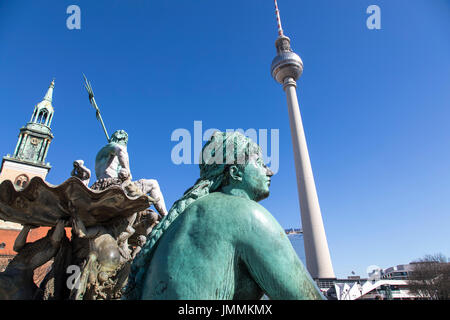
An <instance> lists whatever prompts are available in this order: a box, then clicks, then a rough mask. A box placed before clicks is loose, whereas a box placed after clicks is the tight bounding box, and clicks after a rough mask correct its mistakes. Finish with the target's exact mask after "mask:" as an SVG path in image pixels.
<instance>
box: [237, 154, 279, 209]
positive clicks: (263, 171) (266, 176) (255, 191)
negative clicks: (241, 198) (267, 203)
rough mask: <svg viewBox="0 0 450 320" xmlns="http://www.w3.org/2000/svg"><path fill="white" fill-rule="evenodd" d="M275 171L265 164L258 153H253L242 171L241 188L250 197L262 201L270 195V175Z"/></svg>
mask: <svg viewBox="0 0 450 320" xmlns="http://www.w3.org/2000/svg"><path fill="white" fill-rule="evenodd" d="M271 176H273V172H272V171H271V170H270V169H269V168H268V167H267V166H266V165H265V164H264V161H263V159H262V158H261V157H260V156H259V155H258V154H252V155H250V157H249V161H248V163H247V164H246V166H245V169H244V172H243V173H242V181H241V184H242V185H241V188H244V189H245V191H246V192H247V194H248V195H249V196H250V198H251V199H252V200H254V201H261V200H263V199H265V198H267V197H268V196H269V186H270V177H271Z"/></svg>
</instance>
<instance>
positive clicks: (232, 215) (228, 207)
mask: <svg viewBox="0 0 450 320" xmlns="http://www.w3.org/2000/svg"><path fill="white" fill-rule="evenodd" d="M187 210H189V211H191V212H194V211H195V212H197V213H198V214H201V216H203V217H204V218H205V219H207V220H218V221H219V220H220V221H221V222H226V223H239V224H241V225H242V224H245V225H249V226H250V225H252V224H254V221H255V219H258V218H259V217H261V216H264V217H268V218H271V217H272V216H271V214H270V213H269V212H268V211H267V210H266V209H265V208H264V207H263V206H262V205H260V204H259V203H257V202H255V201H253V200H248V199H245V198H242V197H237V196H231V195H227V194H225V193H222V192H213V193H211V194H209V195H207V196H204V197H202V198H200V199H199V200H197V201H195V202H194V203H193V204H192V205H191V206H190V208H187ZM272 219H273V218H272Z"/></svg>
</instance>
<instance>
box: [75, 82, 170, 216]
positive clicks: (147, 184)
mask: <svg viewBox="0 0 450 320" xmlns="http://www.w3.org/2000/svg"><path fill="white" fill-rule="evenodd" d="M83 77H84V80H85V88H86V90H87V92H88V94H89V101H90V102H91V105H92V106H93V107H94V109H95V111H96V117H97V119H98V120H99V121H100V123H101V124H102V127H103V131H104V132H105V135H106V138H107V139H108V144H107V145H106V146H104V147H103V148H102V149H100V151H99V152H98V154H97V157H96V158H95V174H96V176H97V182H96V184H100V185H102V186H103V187H106V186H107V185H108V181H109V180H116V179H120V180H123V181H127V184H128V182H131V179H132V176H131V171H130V163H129V157H128V151H127V144H128V134H127V133H126V132H125V131H124V130H117V131H116V132H114V134H113V135H112V136H111V138H110V137H109V135H108V131H107V130H106V127H105V124H104V122H103V119H102V116H101V114H100V109H99V107H98V105H97V103H96V101H95V98H94V92H93V90H92V86H91V84H90V82H89V81H88V80H87V78H86V76H85V75H84V74H83ZM133 184H134V185H136V186H137V188H138V189H140V190H141V192H142V193H144V194H149V195H150V196H151V197H152V198H153V199H155V200H156V202H155V208H156V210H157V211H158V212H159V213H160V214H161V215H162V216H165V215H166V214H167V209H166V205H165V203H164V197H163V195H162V193H161V190H160V188H159V184H158V182H157V181H156V180H154V179H141V180H138V181H134V182H133ZM94 185H95V184H94Z"/></svg>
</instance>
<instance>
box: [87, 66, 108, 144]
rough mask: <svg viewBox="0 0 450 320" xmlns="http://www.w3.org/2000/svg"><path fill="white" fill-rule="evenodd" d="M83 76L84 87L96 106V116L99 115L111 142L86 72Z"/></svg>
mask: <svg viewBox="0 0 450 320" xmlns="http://www.w3.org/2000/svg"><path fill="white" fill-rule="evenodd" d="M83 77H84V87H85V88H86V90H87V92H88V94H89V102H90V103H91V105H92V106H93V107H94V109H95V116H96V117H97V120H99V121H100V123H101V124H102V127H103V131H104V132H105V135H106V139H107V140H108V142H109V135H108V131H106V127H105V123H104V122H103V119H102V115H101V114H100V109H99V108H98V106H97V102H95V98H94V92H93V91H92V87H91V83H90V82H89V81H88V79H87V78H86V76H85V75H84V73H83Z"/></svg>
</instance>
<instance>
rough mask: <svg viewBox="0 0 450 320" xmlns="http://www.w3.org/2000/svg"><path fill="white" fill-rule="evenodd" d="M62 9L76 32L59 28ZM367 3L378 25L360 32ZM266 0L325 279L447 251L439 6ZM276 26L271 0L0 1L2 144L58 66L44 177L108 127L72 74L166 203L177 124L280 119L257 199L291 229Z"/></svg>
mask: <svg viewBox="0 0 450 320" xmlns="http://www.w3.org/2000/svg"><path fill="white" fill-rule="evenodd" d="M71 4H76V5H78V6H79V7H80V8H81V30H69V29H67V27H66V19H67V18H68V16H69V15H68V14H66V8H67V7H68V6H69V5H71ZM371 4H376V5H378V6H379V7H380V8H381V27H382V29H381V30H369V29H367V27H366V19H367V17H368V14H366V8H367V7H368V6H369V5H371ZM279 7H280V11H281V15H282V21H283V27H284V30H285V33H286V34H287V35H288V36H289V37H290V38H291V39H292V47H293V49H294V50H295V51H296V52H297V53H298V54H299V55H300V56H301V58H302V60H303V62H304V73H303V75H302V77H301V79H300V80H299V82H298V86H299V87H298V95H299V101H300V108H301V112H302V117H303V121H304V126H305V131H306V136H307V141H308V147H309V151H310V157H311V161H312V167H313V171H314V175H315V180H316V186H317V191H318V195H319V201H320V205H321V209H322V214H323V219H324V224H325V229H326V232H327V237H328V242H329V247H330V251H331V257H332V260H333V266H334V269H335V272H336V275H337V276H338V277H344V276H347V275H349V274H350V273H351V272H352V271H355V272H356V273H357V274H359V275H362V276H364V275H365V271H366V268H367V267H368V266H369V265H373V264H375V265H379V266H381V267H383V268H387V267H389V266H392V265H397V264H402V263H408V262H410V261H411V260H414V259H417V258H419V257H422V256H423V255H425V254H428V253H435V252H442V253H443V254H445V255H447V256H450V251H449V243H450V236H449V226H450V214H449V213H450V199H449V198H450V197H449V195H450V170H449V169H450V148H449V141H450V130H449V125H448V123H449V118H450V62H449V61H450V59H449V58H450V37H449V30H450V2H449V1H447V0H433V1H429V0H428V1H427V0H414V1H411V0H391V1H381V0H371V1H364V0H349V1H332V0H314V1H313V0H302V1H298V0H280V1H279ZM276 36H277V32H276V21H275V17H274V8H273V1H269V0H266V1H262V0H246V1H234V2H230V1H211V0H209V1H207V0H196V1H158V2H157V1H144V0H132V1H125V0H115V1H87V0H73V1H62V0H60V1H47V0H42V1H31V0H28V1H25V0H24V1H20V2H19V1H1V2H0V70H1V74H2V76H1V77H0V96H1V103H2V106H1V108H2V111H3V114H2V117H1V118H0V125H1V128H2V135H3V137H2V139H1V140H0V153H2V154H4V155H6V154H7V153H12V152H13V151H14V147H15V144H16V141H17V135H18V130H19V128H20V127H21V126H23V125H25V123H26V121H28V120H29V118H30V117H31V113H32V111H33V107H34V105H35V104H36V103H38V102H39V101H40V100H41V99H42V98H43V96H44V94H45V92H46V90H47V88H48V85H49V83H50V81H51V79H52V78H53V77H55V78H56V87H55V92H54V99H53V101H54V103H53V105H54V107H55V117H54V121H53V124H52V130H53V133H54V135H55V139H54V141H53V143H52V145H51V148H50V151H49V154H48V157H47V160H48V161H50V162H51V164H52V165H53V168H52V170H51V172H50V174H49V175H48V179H47V180H48V181H49V182H50V183H53V184H59V183H61V182H63V181H64V180H65V179H66V178H68V176H69V174H70V171H71V166H72V161H73V160H75V159H84V160H85V163H86V164H87V166H88V167H90V168H91V169H93V168H94V159H95V155H96V153H97V151H98V150H99V149H100V148H101V147H102V145H103V144H104V143H105V137H104V135H103V132H102V130H101V127H100V125H99V123H98V122H97V121H96V119H95V115H94V110H93V109H92V107H90V105H89V102H88V99H87V94H86V92H85V90H84V88H83V82H82V75H81V73H82V72H84V73H85V74H86V75H87V77H88V78H89V79H90V80H91V83H92V86H93V88H94V92H95V95H96V100H97V102H98V104H99V105H100V107H101V109H102V113H103V119H104V120H105V123H106V125H107V127H108V130H109V131H110V133H112V132H113V131H115V130H117V129H124V130H126V131H127V132H128V133H129V136H130V141H129V148H128V150H129V153H130V156H131V166H132V173H133V176H134V177H135V178H156V179H158V180H159V182H160V185H161V187H162V190H163V192H164V195H165V198H166V203H167V205H168V206H171V204H172V203H173V202H174V201H175V200H177V199H178V198H179V197H180V196H181V195H182V193H183V192H184V191H185V190H186V189H187V188H188V187H190V186H191V185H192V184H193V183H194V182H195V180H196V178H197V177H198V174H199V171H198V167H197V165H195V164H192V165H178V166H177V165H175V164H173V163H172V161H171V150H172V148H173V147H174V146H175V144H176V142H173V141H171V139H170V137H171V134H172V132H173V131H174V130H176V129H178V128H185V129H187V130H189V131H190V132H191V133H193V128H194V121H202V125H203V129H204V130H206V129H208V128H218V129H221V130H225V129H236V128H243V129H249V128H254V129H268V130H269V131H270V130H271V129H279V135H280V146H279V150H280V155H279V162H280V166H279V171H278V173H277V174H276V175H275V176H274V177H273V179H272V184H271V196H270V197H269V198H268V199H266V200H264V201H262V202H261V204H262V205H264V206H265V207H266V208H267V209H268V210H269V211H270V212H271V213H272V214H273V215H274V216H275V218H276V219H277V220H278V221H279V222H280V224H281V225H282V226H283V227H285V228H290V227H299V226H300V223H301V222H300V213H299V204H298V198H297V190H296V188H297V187H296V182H295V170H294V162H293V153H292V145H291V137H290V129H289V118H288V113H287V108H286V101H285V96H284V93H283V91H282V88H281V86H280V85H279V84H277V83H276V82H275V81H274V80H273V79H272V78H271V76H270V71H269V70H270V63H271V61H272V59H273V57H274V56H275V48H274V41H275V39H276ZM192 143H193V142H192ZM269 153H270V152H269ZM195 156H196V157H197V155H195Z"/></svg>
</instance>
